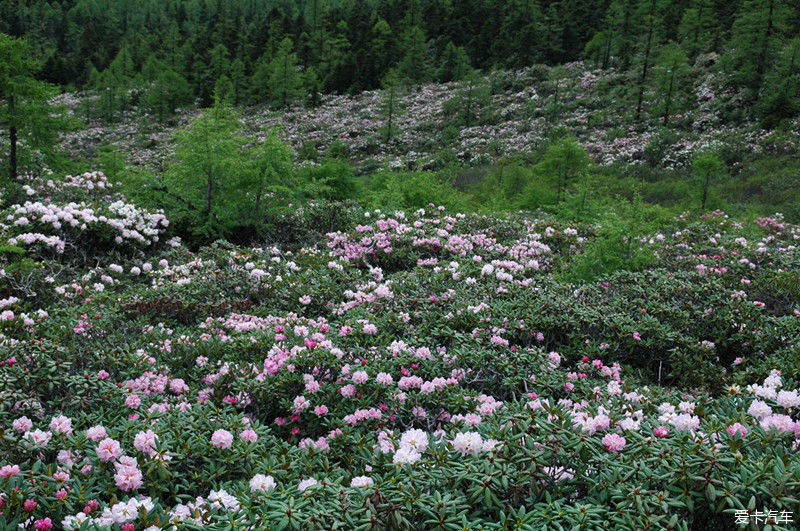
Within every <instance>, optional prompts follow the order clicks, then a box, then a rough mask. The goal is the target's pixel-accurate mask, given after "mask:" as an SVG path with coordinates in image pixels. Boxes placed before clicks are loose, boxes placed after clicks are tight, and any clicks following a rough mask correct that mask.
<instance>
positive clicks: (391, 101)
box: [381, 70, 403, 142]
mask: <svg viewBox="0 0 800 531" xmlns="http://www.w3.org/2000/svg"><path fill="white" fill-rule="evenodd" d="M402 111H403V104H402V98H401V84H400V76H399V75H398V74H397V72H396V71H395V70H390V71H389V73H388V74H386V77H385V78H384V79H383V101H382V103H381V115H382V116H383V118H384V123H383V127H382V128H381V139H382V140H383V142H389V141H391V140H392V138H393V137H394V135H395V134H396V133H397V116H398V115H399V114H400V113H401V112H402Z"/></svg>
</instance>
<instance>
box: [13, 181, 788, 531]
mask: <svg viewBox="0 0 800 531" xmlns="http://www.w3.org/2000/svg"><path fill="white" fill-rule="evenodd" d="M24 193H25V194H26V195H25V197H24V198H23V199H24V201H27V203H25V202H21V203H17V204H3V205H2V209H3V210H2V223H3V224H2V226H0V231H2V241H3V242H5V243H4V245H5V246H4V247H3V248H2V251H3V252H2V255H0V256H1V257H2V258H1V259H2V260H3V264H2V274H0V297H2V298H0V312H1V313H0V333H1V334H2V336H0V342H1V343H0V348H2V350H3V355H2V360H1V361H0V381H2V383H3V385H2V386H0V399H2V400H0V436H1V437H0V456H2V458H0V524H2V526H3V527H8V528H11V527H16V526H18V525H20V524H21V525H23V526H24V527H28V528H35V529H49V528H51V527H57V528H58V527H63V528H66V529H88V528H92V527H93V526H98V527H105V526H110V527H112V528H114V529H118V528H121V529H126V530H129V529H162V528H173V527H178V528H192V527H201V526H202V527H205V528H212V529H229V528H244V527H252V528H297V529H300V528H303V529H310V528H324V529H330V528H334V527H339V528H361V529H371V528H376V529H377V528H425V529H434V528H447V529H462V528H485V529H505V528H520V529H542V528H555V529H557V528H565V529H567V528H569V529H573V528H576V527H577V528H585V529H598V528H607V529H646V528H655V529H689V528H695V529H700V528H702V529H711V528H727V527H731V526H732V525H733V522H734V512H735V511H736V510H737V509H749V510H752V511H754V510H765V509H770V510H776V511H789V512H792V514H793V516H794V518H795V519H796V518H797V517H798V515H797V513H796V508H797V507H798V503H799V502H798V499H797V494H796V493H797V492H798V487H800V482H799V481H798V477H800V459H798V457H797V456H798V445H799V444H800V419H798V416H797V411H798V407H800V396H798V386H799V385H800V382H798V380H797V378H796V375H797V374H798V373H800V361H799V360H800V294H798V293H797V290H796V285H797V283H796V281H797V275H798V267H797V264H798V263H799V262H798V260H799V259H800V256H798V254H799V253H800V251H798V247H797V245H798V240H800V227H797V226H795V225H792V224H789V223H786V222H785V221H784V220H783V219H782V218H781V217H780V216H773V217H764V218H758V219H755V220H754V221H753V222H752V223H749V222H748V223H744V222H737V221H735V220H732V219H730V218H729V217H728V216H726V215H725V214H724V213H723V212H721V211H715V212H711V213H709V214H706V215H703V216H693V215H689V214H686V215H682V216H679V217H677V218H674V219H670V220H669V222H668V223H667V224H666V225H665V226H663V227H662V228H661V229H660V230H653V231H652V232H649V233H646V234H645V233H640V232H638V231H632V232H627V233H626V232H625V231H624V230H617V231H616V232H615V230H612V228H609V227H608V226H607V224H605V225H604V224H597V223H587V222H565V221H561V220H559V219H555V218H550V217H536V216H533V215H532V214H529V213H522V212H521V213H516V214H506V215H501V214H496V215H491V216H485V215H478V214H461V213H455V212H451V211H449V210H447V209H446V208H444V207H436V206H434V205H433V204H430V205H424V206H423V207H422V208H419V209H417V210H413V209H410V210H408V211H392V212H380V211H376V210H364V209H363V208H361V207H359V206H358V205H356V204H342V203H327V202H318V203H316V204H310V205H303V206H302V207H301V208H296V209H294V211H292V212H291V213H283V214H280V217H279V218H276V220H274V223H275V224H274V225H273V226H275V227H281V228H282V230H275V231H274V232H273V233H272V234H271V235H268V238H269V241H268V242H267V243H265V244H263V245H257V246H250V247H245V246H238V245H233V244H230V243H226V242H223V241H219V242H216V243H214V244H212V245H207V246H204V247H200V248H199V249H197V250H194V251H190V250H189V249H187V248H186V247H185V246H183V245H182V244H181V243H179V241H177V240H176V239H174V238H173V234H172V233H170V232H169V231H170V230H171V227H172V226H171V225H169V224H168V223H167V220H166V218H164V217H163V215H162V214H161V213H158V212H147V211H145V210H142V209H140V208H137V207H135V206H133V205H132V204H131V203H130V202H129V201H127V200H126V199H125V198H124V197H122V196H120V195H119V194H118V193H117V192H116V191H115V189H114V187H113V186H112V185H111V183H108V181H107V180H106V179H105V178H104V176H103V175H102V174H86V175H81V176H78V177H72V178H67V179H66V180H65V181H63V182H62V181H60V180H55V179H54V180H53V184H52V185H51V184H49V183H48V181H47V180H40V179H33V180H30V181H29V182H28V183H26V184H25V187H24ZM393 193H394V192H393ZM115 205H116V206H115ZM23 218H25V219H26V220H27V222H20V220H21V219H23ZM637 226H638V227H642V226H644V225H641V224H639V225H637ZM27 234H30V235H33V236H26V235H27ZM137 234H138V235H139V236H141V238H139V237H138V236H137ZM45 239H46V241H55V242H59V241H60V242H64V244H63V248H62V249H59V245H58V244H57V243H56V244H55V245H49V244H48V243H46V241H45ZM28 240H31V241H30V242H28ZM119 240H122V241H121V242H120V241H119ZM598 246H600V248H601V249H602V253H600V254H602V255H603V256H612V255H615V254H616V255H617V256H618V257H619V258H618V259H615V262H614V263H612V264H610V265H609V264H606V266H605V268H602V267H599V266H598V265H597V264H596V263H595V262H594V261H593V260H594V259H595V258H596V257H597V256H598V253H597V251H596V250H597V249H598ZM593 253H594V254H593ZM593 269H594V270H595V271H594V272H593V271H592V270H593ZM777 528H780V526H777Z"/></svg>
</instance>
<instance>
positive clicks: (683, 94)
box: [653, 43, 691, 125]
mask: <svg viewBox="0 0 800 531" xmlns="http://www.w3.org/2000/svg"><path fill="white" fill-rule="evenodd" d="M688 75H689V62H688V59H687V58H686V54H685V53H684V52H683V50H681V48H680V47H679V46H678V45H676V44H674V43H669V44H667V45H665V46H664V47H663V48H661V52H660V53H659V56H658V58H657V59H656V64H655V69H654V76H653V77H654V80H655V90H656V99H657V101H658V105H657V106H656V108H655V109H654V112H655V113H656V114H657V116H659V117H660V118H661V119H662V122H663V124H664V125H668V124H669V119H670V116H671V115H672V114H673V113H675V112H680V111H682V110H684V109H686V107H687V106H688V105H689V103H690V102H691V100H690V96H691V95H690V92H689V89H690V88H691V87H690V85H689V81H688V79H687V78H688Z"/></svg>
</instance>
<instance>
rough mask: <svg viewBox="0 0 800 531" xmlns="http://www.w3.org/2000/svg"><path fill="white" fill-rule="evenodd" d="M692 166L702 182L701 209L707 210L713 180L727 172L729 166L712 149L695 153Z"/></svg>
mask: <svg viewBox="0 0 800 531" xmlns="http://www.w3.org/2000/svg"><path fill="white" fill-rule="evenodd" d="M692 168H693V169H694V173H695V176H696V177H697V179H698V180H699V181H700V182H701V183H702V188H703V195H702V199H701V200H700V210H705V208H706V201H707V200H708V189H709V186H710V184H711V181H712V180H713V179H716V178H718V177H721V176H722V175H724V174H725V173H726V172H727V168H726V167H725V164H723V163H722V161H721V160H720V159H719V157H718V156H717V155H716V154H715V153H713V152H710V151H703V152H700V153H698V154H697V155H695V157H694V160H693V161H692Z"/></svg>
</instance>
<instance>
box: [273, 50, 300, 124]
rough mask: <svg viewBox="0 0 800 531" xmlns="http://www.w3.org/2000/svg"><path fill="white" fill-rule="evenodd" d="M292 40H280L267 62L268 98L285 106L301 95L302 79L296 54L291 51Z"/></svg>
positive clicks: (282, 106)
mask: <svg viewBox="0 0 800 531" xmlns="http://www.w3.org/2000/svg"><path fill="white" fill-rule="evenodd" d="M292 46H293V45H292V40H291V39H289V38H288V37H287V38H285V39H283V41H281V44H280V46H279V47H278V50H277V52H276V53H275V57H274V58H273V59H272V61H271V62H270V63H269V69H268V72H269V95H270V99H271V100H272V101H273V102H274V103H276V104H277V105H278V106H280V107H281V108H286V107H288V106H289V105H291V104H292V103H294V102H295V101H297V99H298V98H300V96H301V95H302V86H303V80H302V78H301V76H300V72H299V71H298V68H297V56H296V55H295V54H294V53H293V52H292Z"/></svg>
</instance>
